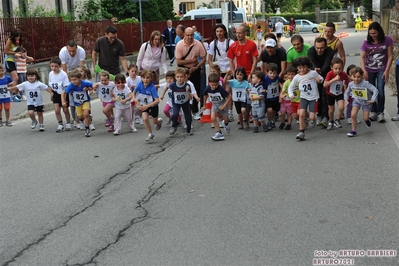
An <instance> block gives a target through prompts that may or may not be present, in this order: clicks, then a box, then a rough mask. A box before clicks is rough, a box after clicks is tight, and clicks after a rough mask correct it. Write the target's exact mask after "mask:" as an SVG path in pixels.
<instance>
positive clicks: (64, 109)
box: [62, 107, 71, 124]
mask: <svg viewBox="0 0 399 266" xmlns="http://www.w3.org/2000/svg"><path fill="white" fill-rule="evenodd" d="M62 111H63V112H64V115H65V120H66V122H67V123H68V124H69V123H71V114H70V113H69V109H68V107H62Z"/></svg>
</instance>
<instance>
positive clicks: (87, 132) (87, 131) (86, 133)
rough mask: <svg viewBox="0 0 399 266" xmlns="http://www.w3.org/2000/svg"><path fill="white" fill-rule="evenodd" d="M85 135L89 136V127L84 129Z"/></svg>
mask: <svg viewBox="0 0 399 266" xmlns="http://www.w3.org/2000/svg"><path fill="white" fill-rule="evenodd" d="M85 136H86V137H90V129H88V128H86V129H85Z"/></svg>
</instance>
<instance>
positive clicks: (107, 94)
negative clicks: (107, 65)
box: [93, 71, 115, 132]
mask: <svg viewBox="0 0 399 266" xmlns="http://www.w3.org/2000/svg"><path fill="white" fill-rule="evenodd" d="M99 75H100V77H99V78H100V82H98V83H95V84H93V89H94V90H95V91H97V95H98V98H100V99H101V102H102V106H103V113H104V115H105V117H106V118H107V119H106V120H105V127H108V132H113V131H114V118H113V116H112V114H113V108H114V102H113V101H112V96H111V92H112V90H113V89H114V87H115V83H114V82H112V81H110V74H109V72H108V71H102V72H100V73H99ZM114 79H115V77H114Z"/></svg>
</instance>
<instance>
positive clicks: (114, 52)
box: [91, 26, 128, 75]
mask: <svg viewBox="0 0 399 266" xmlns="http://www.w3.org/2000/svg"><path fill="white" fill-rule="evenodd" d="M98 54H100V56H99V59H98V66H99V67H100V68H101V69H103V70H106V71H108V72H109V73H111V74H113V75H116V74H119V73H121V69H120V66H119V61H120V62H121V63H122V67H123V70H124V71H125V73H128V70H127V62H126V57H125V46H124V45H123V42H122V41H121V40H119V39H118V36H117V30H116V28H115V27H114V26H107V28H106V29H105V36H103V37H100V38H98V39H97V40H96V42H95V43H94V47H93V52H92V53H91V60H92V62H93V66H94V67H95V66H96V65H97V55H98Z"/></svg>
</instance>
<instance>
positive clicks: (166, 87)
mask: <svg viewBox="0 0 399 266" xmlns="http://www.w3.org/2000/svg"><path fill="white" fill-rule="evenodd" d="M168 89H169V84H166V86H165V88H164V89H163V91H162V94H161V97H159V99H161V100H163V98H164V97H165V93H166V91H167V90H168Z"/></svg>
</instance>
